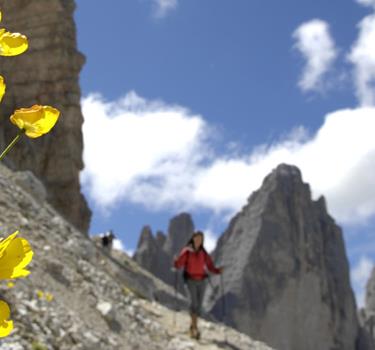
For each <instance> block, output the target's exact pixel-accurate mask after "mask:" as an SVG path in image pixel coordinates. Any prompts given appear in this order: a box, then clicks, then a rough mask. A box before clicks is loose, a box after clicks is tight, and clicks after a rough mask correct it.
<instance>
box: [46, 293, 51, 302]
mask: <svg viewBox="0 0 375 350" xmlns="http://www.w3.org/2000/svg"><path fill="white" fill-rule="evenodd" d="M46 300H47V301H52V300H53V295H52V294H51V293H46Z"/></svg>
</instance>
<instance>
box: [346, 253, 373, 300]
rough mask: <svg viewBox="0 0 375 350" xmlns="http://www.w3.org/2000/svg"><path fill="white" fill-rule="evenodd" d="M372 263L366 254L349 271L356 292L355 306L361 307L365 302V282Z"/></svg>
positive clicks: (368, 276)
mask: <svg viewBox="0 0 375 350" xmlns="http://www.w3.org/2000/svg"><path fill="white" fill-rule="evenodd" d="M373 266H374V263H373V261H372V260H371V259H369V258H368V257H367V256H362V257H361V258H360V260H359V261H358V263H357V265H355V266H354V267H353V268H352V270H351V271H350V275H351V280H352V283H353V288H354V291H355V294H356V300H357V304H358V305H357V306H358V307H363V306H364V304H365V295H366V284H367V281H368V279H369V278H370V274H371V271H372V268H373Z"/></svg>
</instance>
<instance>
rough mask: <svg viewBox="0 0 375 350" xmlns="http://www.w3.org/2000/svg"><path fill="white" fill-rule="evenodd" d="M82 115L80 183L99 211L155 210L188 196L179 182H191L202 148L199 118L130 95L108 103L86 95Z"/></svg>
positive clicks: (200, 119)
mask: <svg viewBox="0 0 375 350" xmlns="http://www.w3.org/2000/svg"><path fill="white" fill-rule="evenodd" d="M82 110H83V114H84V116H85V123H84V125H83V133H84V161H85V164H86V167H85V170H84V172H83V173H82V174H81V181H82V183H83V185H84V186H87V187H89V188H90V194H91V196H92V198H93V199H94V200H95V201H96V202H98V203H100V205H101V206H102V207H103V208H106V207H107V208H108V207H109V206H110V205H111V204H115V203H116V202H117V201H118V200H120V199H124V198H126V199H128V200H131V201H134V202H140V203H147V202H148V206H149V207H154V208H157V207H158V206H159V203H160V204H161V205H164V204H165V203H166V202H168V201H171V200H172V197H173V196H174V194H173V192H174V191H176V192H178V193H179V194H180V195H182V192H184V196H186V197H188V196H189V193H190V189H189V188H187V187H186V184H188V181H186V182H184V180H185V179H186V178H189V177H193V176H194V165H195V164H196V163H197V162H199V161H201V160H202V154H204V147H205V145H204V143H203V139H204V137H205V136H204V133H205V132H206V129H207V128H206V126H205V123H204V121H203V119H202V118H201V117H200V116H194V115H190V114H189V112H188V111H187V110H186V109H183V108H181V107H178V106H167V105H164V104H163V103H161V102H155V101H152V102H148V101H146V100H144V99H142V98H140V97H139V96H137V95H136V94H135V93H134V92H130V93H129V94H127V95H126V96H125V97H124V98H123V99H120V100H119V101H116V102H113V103H111V102H105V101H103V100H102V99H101V97H100V96H99V95H90V96H89V97H87V98H86V99H84V100H83V103H82ZM201 152H202V154H201ZM184 184H185V185H184ZM162 188H168V189H169V190H170V191H168V192H166V191H160V189H162Z"/></svg>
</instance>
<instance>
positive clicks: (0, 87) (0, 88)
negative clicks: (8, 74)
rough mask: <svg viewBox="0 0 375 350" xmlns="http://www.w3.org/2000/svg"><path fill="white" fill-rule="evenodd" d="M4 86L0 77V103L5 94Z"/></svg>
mask: <svg viewBox="0 0 375 350" xmlns="http://www.w3.org/2000/svg"><path fill="white" fill-rule="evenodd" d="M5 89H6V85H5V83H4V78H3V77H2V76H1V75H0V102H1V100H2V99H3V96H4V94H5Z"/></svg>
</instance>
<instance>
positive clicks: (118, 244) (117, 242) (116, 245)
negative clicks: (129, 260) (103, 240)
mask: <svg viewBox="0 0 375 350" xmlns="http://www.w3.org/2000/svg"><path fill="white" fill-rule="evenodd" d="M113 249H116V250H121V251H122V252H125V253H126V254H128V255H129V256H130V257H132V256H133V254H134V250H131V249H127V248H126V247H125V245H124V243H123V242H122V241H121V240H120V239H117V238H115V239H114V240H113Z"/></svg>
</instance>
